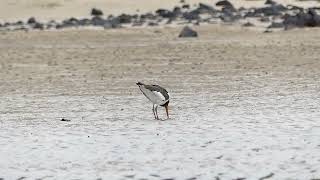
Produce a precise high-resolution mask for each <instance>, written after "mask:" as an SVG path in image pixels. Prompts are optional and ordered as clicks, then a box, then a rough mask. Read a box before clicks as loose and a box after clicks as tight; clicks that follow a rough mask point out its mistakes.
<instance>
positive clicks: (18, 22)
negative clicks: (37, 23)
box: [14, 21, 23, 26]
mask: <svg viewBox="0 0 320 180" xmlns="http://www.w3.org/2000/svg"><path fill="white" fill-rule="evenodd" d="M14 25H16V26H21V25H23V22H22V21H17V22H16V23H14Z"/></svg>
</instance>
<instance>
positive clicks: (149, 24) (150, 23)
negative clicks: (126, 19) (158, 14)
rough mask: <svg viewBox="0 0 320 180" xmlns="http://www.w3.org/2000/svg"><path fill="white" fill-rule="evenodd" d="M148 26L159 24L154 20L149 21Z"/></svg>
mask: <svg viewBox="0 0 320 180" xmlns="http://www.w3.org/2000/svg"><path fill="white" fill-rule="evenodd" d="M148 26H159V24H158V23H156V22H149V23H148Z"/></svg>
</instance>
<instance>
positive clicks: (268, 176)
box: [259, 173, 274, 180]
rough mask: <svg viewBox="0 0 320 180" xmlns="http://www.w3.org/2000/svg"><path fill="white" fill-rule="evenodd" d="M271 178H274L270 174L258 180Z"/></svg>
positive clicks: (272, 174)
mask: <svg viewBox="0 0 320 180" xmlns="http://www.w3.org/2000/svg"><path fill="white" fill-rule="evenodd" d="M272 176H274V173H270V174H268V175H266V176H264V177H261V178H259V180H265V179H269V178H271V177H272Z"/></svg>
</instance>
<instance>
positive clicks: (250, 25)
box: [242, 22, 254, 27]
mask: <svg viewBox="0 0 320 180" xmlns="http://www.w3.org/2000/svg"><path fill="white" fill-rule="evenodd" d="M242 26H244V27H253V26H254V24H252V23H251V22H246V23H244V24H243V25H242Z"/></svg>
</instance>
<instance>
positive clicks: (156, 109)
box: [155, 105, 159, 120]
mask: <svg viewBox="0 0 320 180" xmlns="http://www.w3.org/2000/svg"><path fill="white" fill-rule="evenodd" d="M155 111H156V115H157V120H159V116H158V105H156V108H155Z"/></svg>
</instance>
